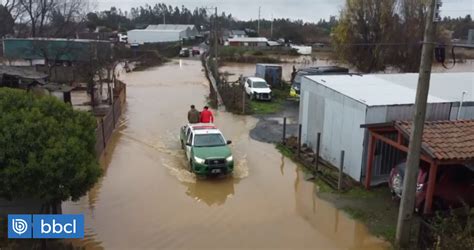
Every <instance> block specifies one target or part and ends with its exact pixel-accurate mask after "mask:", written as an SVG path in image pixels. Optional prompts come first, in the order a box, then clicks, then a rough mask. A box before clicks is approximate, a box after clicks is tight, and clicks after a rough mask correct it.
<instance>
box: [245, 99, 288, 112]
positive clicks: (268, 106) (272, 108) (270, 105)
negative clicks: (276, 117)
mask: <svg viewBox="0 0 474 250" xmlns="http://www.w3.org/2000/svg"><path fill="white" fill-rule="evenodd" d="M282 105H283V101H281V100H272V101H269V102H267V101H254V100H252V102H251V103H250V107H251V108H252V112H253V113H254V114H259V115H262V114H274V113H277V112H278V111H280V110H281V108H282Z"/></svg>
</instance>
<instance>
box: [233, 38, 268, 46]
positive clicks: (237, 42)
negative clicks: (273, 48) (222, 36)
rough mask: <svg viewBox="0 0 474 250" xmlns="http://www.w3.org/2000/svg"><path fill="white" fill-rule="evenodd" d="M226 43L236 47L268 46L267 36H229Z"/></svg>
mask: <svg viewBox="0 0 474 250" xmlns="http://www.w3.org/2000/svg"><path fill="white" fill-rule="evenodd" d="M226 45H229V46H236V47H266V46H268V40H267V39H266V38H265V37H236V38H229V39H228V40H227V43H226Z"/></svg>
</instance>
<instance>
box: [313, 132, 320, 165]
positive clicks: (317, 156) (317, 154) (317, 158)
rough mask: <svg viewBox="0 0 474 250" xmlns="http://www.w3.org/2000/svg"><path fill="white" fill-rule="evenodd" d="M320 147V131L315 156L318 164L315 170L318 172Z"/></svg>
mask: <svg viewBox="0 0 474 250" xmlns="http://www.w3.org/2000/svg"><path fill="white" fill-rule="evenodd" d="M320 149H321V133H318V138H317V141H316V155H315V156H314V157H315V162H316V166H315V170H314V172H315V173H317V172H318V168H319V150H320Z"/></svg>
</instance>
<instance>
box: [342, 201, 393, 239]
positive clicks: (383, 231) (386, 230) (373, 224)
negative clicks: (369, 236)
mask: <svg viewBox="0 0 474 250" xmlns="http://www.w3.org/2000/svg"><path fill="white" fill-rule="evenodd" d="M342 210H343V211H344V212H346V213H347V214H348V215H349V216H350V217H351V218H353V219H355V220H358V221H360V222H362V223H364V224H365V225H366V226H367V227H368V228H369V231H370V232H371V233H373V234H374V235H377V236H381V237H383V238H384V239H386V240H387V241H390V242H394V240H395V234H396V225H395V224H390V223H383V222H381V218H380V216H384V215H383V214H374V213H372V212H368V211H366V210H364V209H359V208H354V207H343V208H342Z"/></svg>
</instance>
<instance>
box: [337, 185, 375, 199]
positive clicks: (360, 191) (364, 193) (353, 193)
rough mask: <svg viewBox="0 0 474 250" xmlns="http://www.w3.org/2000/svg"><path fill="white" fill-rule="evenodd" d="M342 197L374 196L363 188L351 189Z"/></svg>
mask: <svg viewBox="0 0 474 250" xmlns="http://www.w3.org/2000/svg"><path fill="white" fill-rule="evenodd" d="M343 195H344V196H345V197H350V198H372V197H374V196H375V195H376V194H375V193H374V192H371V191H368V190H367V189H365V188H363V187H353V188H351V189H350V190H349V191H347V192H346V193H344V194H343Z"/></svg>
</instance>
